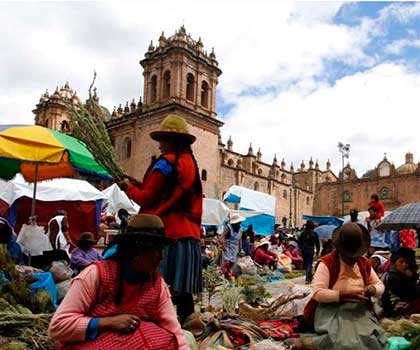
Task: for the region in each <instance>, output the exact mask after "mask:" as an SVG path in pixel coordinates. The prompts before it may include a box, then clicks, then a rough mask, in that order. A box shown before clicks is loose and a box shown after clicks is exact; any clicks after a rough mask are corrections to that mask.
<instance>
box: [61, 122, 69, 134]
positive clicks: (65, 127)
mask: <svg viewBox="0 0 420 350" xmlns="http://www.w3.org/2000/svg"><path fill="white" fill-rule="evenodd" d="M69 130H70V126H69V123H68V122H67V120H63V121H62V122H61V123H60V131H61V132H67V131H69Z"/></svg>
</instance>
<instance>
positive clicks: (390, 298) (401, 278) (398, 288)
mask: <svg viewBox="0 0 420 350" xmlns="http://www.w3.org/2000/svg"><path fill="white" fill-rule="evenodd" d="M411 264H412V263H411ZM411 264H410V256H409V254H407V252H405V251H404V250H401V249H399V250H398V252H397V253H394V254H392V256H391V268H390V269H389V271H388V272H387V273H386V274H385V275H384V276H383V280H384V284H385V293H384V295H383V296H382V305H383V308H384V311H385V315H386V316H387V317H398V316H408V315H411V314H413V313H419V312H420V299H419V298H420V288H419V284H418V281H417V276H418V275H417V273H414V272H413V270H412V269H410V265H411Z"/></svg>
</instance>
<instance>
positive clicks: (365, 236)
mask: <svg viewBox="0 0 420 350" xmlns="http://www.w3.org/2000/svg"><path fill="white" fill-rule="evenodd" d="M333 243H334V246H335V248H336V249H337V250H338V252H339V253H340V254H341V255H343V256H346V257H349V258H357V257H359V256H362V255H363V254H365V253H366V252H367V250H368V248H369V245H370V235H369V232H368V230H367V229H366V227H364V226H363V225H360V224H356V223H354V222H347V223H345V224H343V225H342V226H340V227H337V228H336V229H335V230H334V232H333Z"/></svg>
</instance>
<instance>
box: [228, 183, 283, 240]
mask: <svg viewBox="0 0 420 350" xmlns="http://www.w3.org/2000/svg"><path fill="white" fill-rule="evenodd" d="M224 201H225V202H228V203H237V204H239V210H241V211H258V212H262V214H260V215H256V216H253V217H251V218H247V219H246V220H245V221H243V222H242V227H244V228H247V227H248V225H252V226H253V228H254V230H255V232H256V233H257V234H260V235H271V234H272V233H273V230H274V224H275V222H276V219H275V216H276V198H275V197H274V196H271V195H269V194H266V193H263V192H259V191H253V190H250V189H249V188H245V187H241V186H236V185H235V186H232V187H230V188H229V190H228V192H227V193H226V194H225V196H224Z"/></svg>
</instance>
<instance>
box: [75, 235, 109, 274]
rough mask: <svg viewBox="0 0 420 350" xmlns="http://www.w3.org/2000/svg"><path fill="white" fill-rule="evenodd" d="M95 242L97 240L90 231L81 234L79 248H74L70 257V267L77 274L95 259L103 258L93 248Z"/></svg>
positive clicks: (78, 242)
mask: <svg viewBox="0 0 420 350" xmlns="http://www.w3.org/2000/svg"><path fill="white" fill-rule="evenodd" d="M95 243H96V241H95V240H94V239H93V235H92V234H91V233H90V232H84V233H82V234H81V235H80V239H79V240H78V241H77V248H76V249H75V250H73V253H72V254H71V258H70V267H71V268H72V269H73V271H74V274H75V275H77V274H78V273H79V272H80V271H82V270H83V269H84V268H85V267H86V266H88V265H90V264H91V263H93V262H94V261H96V260H101V259H102V256H101V255H100V254H99V253H98V251H97V250H96V249H95V248H93V246H94V245H95Z"/></svg>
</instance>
